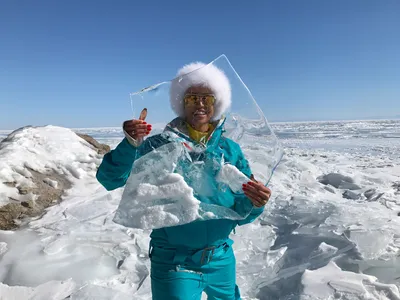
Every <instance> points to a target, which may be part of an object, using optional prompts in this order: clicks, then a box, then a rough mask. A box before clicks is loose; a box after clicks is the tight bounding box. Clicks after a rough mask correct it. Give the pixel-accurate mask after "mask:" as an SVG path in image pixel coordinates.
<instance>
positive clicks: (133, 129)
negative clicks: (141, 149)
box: [123, 120, 152, 141]
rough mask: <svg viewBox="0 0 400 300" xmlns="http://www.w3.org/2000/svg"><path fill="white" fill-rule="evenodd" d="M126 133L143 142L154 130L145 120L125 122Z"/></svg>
mask: <svg viewBox="0 0 400 300" xmlns="http://www.w3.org/2000/svg"><path fill="white" fill-rule="evenodd" d="M123 128H124V131H125V132H126V133H127V134H128V135H129V136H130V137H132V138H133V139H134V140H136V141H140V140H142V139H143V138H144V137H145V136H148V135H149V134H150V132H151V130H152V126H151V125H150V124H147V123H146V122H145V121H144V120H128V121H125V122H124V125H123Z"/></svg>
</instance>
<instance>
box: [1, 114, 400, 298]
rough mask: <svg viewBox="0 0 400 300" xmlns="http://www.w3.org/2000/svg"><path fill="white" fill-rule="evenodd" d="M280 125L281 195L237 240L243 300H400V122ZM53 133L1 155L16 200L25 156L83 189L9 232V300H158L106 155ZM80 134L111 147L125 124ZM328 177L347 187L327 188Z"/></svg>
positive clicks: (4, 260)
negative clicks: (101, 172) (111, 186)
mask: <svg viewBox="0 0 400 300" xmlns="http://www.w3.org/2000/svg"><path fill="white" fill-rule="evenodd" d="M273 127H274V130H275V132H276V133H277V135H278V137H280V139H281V142H282V143H283V145H284V146H285V148H286V149H285V151H286V155H285V157H284V159H283V160H282V162H281V164H280V165H279V167H278V168H277V170H276V172H275V175H274V176H273V177H272V180H271V183H270V188H271V189H272V191H273V197H272V198H271V200H270V203H269V204H268V206H267V208H266V210H265V212H264V213H263V215H262V216H261V217H260V220H259V221H257V222H255V223H253V224H249V225H246V226H243V227H239V228H237V230H236V234H232V239H233V240H234V241H235V244H234V249H235V252H236V256H237V281H238V284H239V286H240V287H241V292H242V295H243V297H244V299H400V296H399V287H400V279H399V278H400V259H399V253H400V234H399V232H400V217H399V216H398V214H399V212H400V121H399V120H398V121H393V120H382V121H351V122H312V123H309V122H303V123H278V124H274V125H273ZM29 130H33V129H29ZM46 130H47V131H46ZM46 130H44V131H43V132H37V134H36V135H35V134H31V135H28V134H26V135H25V136H24V137H22V135H21V138H20V139H19V140H18V141H20V143H21V144H18V142H16V143H11V144H8V145H7V147H9V148H7V147H5V148H2V149H0V151H3V152H1V156H0V157H1V159H0V163H2V164H3V165H2V166H3V167H2V168H1V170H3V169H4V170H6V172H3V173H1V174H2V175H0V176H2V177H1V180H0V185H1V189H0V193H3V195H4V194H5V193H6V195H7V196H10V195H11V196H13V195H14V196H17V195H16V194H13V193H14V192H15V191H11V190H10V189H9V188H10V187H9V186H7V185H4V184H3V182H4V181H5V180H6V181H7V182H8V181H9V180H13V181H15V182H17V184H29V173H28V172H29V170H28V169H27V168H26V167H27V165H26V164H22V161H23V160H22V159H21V156H18V155H17V154H15V156H13V152H15V153H17V151H20V152H18V153H19V154H21V153H23V155H26V156H25V159H26V160H28V161H29V162H30V164H29V165H28V167H29V168H30V169H40V170H43V169H44V168H54V169H55V170H60V171H61V172H64V173H65V174H67V175H68V176H69V178H70V180H71V182H72V183H73V186H72V188H71V189H70V190H69V191H68V192H67V193H66V195H65V196H64V197H63V201H62V202H61V203H60V204H58V205H56V206H53V207H51V208H49V209H47V213H46V214H45V215H44V216H43V217H42V218H36V219H34V220H32V221H31V222H30V223H29V226H26V227H24V228H22V229H21V230H19V231H15V232H5V231H0V258H1V260H0V281H1V282H2V284H0V299H3V298H4V299H7V300H8V299H43V300H44V299H46V300H51V299H65V298H67V297H70V299H151V292H150V280H149V259H148V255H147V251H148V242H149V231H147V230H141V229H130V228H126V227H123V226H121V225H118V224H116V223H114V222H113V217H114V215H115V210H116V208H117V206H118V204H119V201H120V199H121V196H122V192H123V190H122V189H118V190H116V191H113V192H111V193H108V192H106V191H105V190H104V188H102V187H101V186H100V185H99V183H98V182H97V181H96V179H95V177H94V174H95V165H96V164H98V163H99V158H98V157H97V156H96V155H95V153H92V152H91V150H90V149H89V148H88V147H84V148H81V143H80V142H77V141H78V140H76V139H75V136H73V135H72V133H71V135H70V131H68V130H65V129H59V128H56V127H47V129H46ZM77 131H81V132H84V133H88V134H92V135H94V136H95V137H96V138H98V139H99V140H100V141H101V142H104V141H107V142H108V143H109V144H111V146H115V145H116V144H117V143H118V142H119V140H120V139H121V138H122V136H123V135H122V132H121V130H120V129H118V128H101V129H90V130H88V129H79V130H77ZM67 132H68V133H67ZM5 133H6V132H5ZM19 134H21V132H20V133H19ZM57 135H58V137H56V136H57ZM28 136H29V138H27V137H28ZM62 136H64V137H67V138H65V140H63V139H61V137H62ZM45 138H46V139H48V141H49V140H50V143H45V144H43V143H42V144H41V142H40V141H44V139H45ZM53 142H54V143H53ZM60 143H63V144H62V145H63V147H59V146H58V145H60ZM13 145H14V146H13ZM46 145H47V146H46ZM70 145H74V149H75V150H74V151H71V149H72V148H71V146H70ZM58 147H59V148H58ZM7 149H10V150H7ZM28 149H30V150H33V152H30V151H29V150H28ZM4 151H7V157H8V160H7V161H6V162H5V161H4V160H3V157H5V154H4V153H5V152H4ZM21 151H24V152H21ZM93 152H94V151H93ZM246 153H247V154H248V155H250V156H251V157H250V158H252V157H253V158H254V157H255V156H256V155H257V153H254V152H253V150H252V149H251V148H250V147H249V148H248V149H247V150H246ZM9 155H10V156H9ZM251 161H253V159H251ZM43 162H46V164H43ZM67 166H70V168H67ZM252 167H253V168H257V169H262V165H261V164H253V165H252ZM261 171H262V170H261ZM328 174H340V176H342V177H341V178H342V179H343V178H347V179H345V180H340V181H339V184H338V182H337V180H336V179H337V178H339V177H337V175H334V178H335V180H336V181H335V180H333V179H332V178H330V180H328V181H324V182H323V183H321V182H320V181H321V178H323V176H324V175H328ZM335 176H336V177H335ZM325 179H326V178H325ZM343 183H346V184H343ZM50 184H51V183H50ZM349 184H350V185H349ZM349 192H352V193H356V194H357V195H358V198H357V199H347V198H346V197H344V194H346V195H348V194H349ZM4 199H5V198H3V201H4ZM1 297H2V298H1Z"/></svg>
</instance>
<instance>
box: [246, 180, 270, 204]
mask: <svg viewBox="0 0 400 300" xmlns="http://www.w3.org/2000/svg"><path fill="white" fill-rule="evenodd" d="M250 179H251V180H252V181H249V182H248V183H247V184H243V192H244V194H245V195H246V196H247V198H249V199H250V201H251V202H252V203H253V205H254V206H255V207H262V206H264V205H265V204H267V203H268V200H269V198H270V197H271V190H270V189H269V188H267V187H266V186H265V185H263V184H262V183H260V182H258V181H257V180H255V179H254V176H253V175H252V176H251V177H250Z"/></svg>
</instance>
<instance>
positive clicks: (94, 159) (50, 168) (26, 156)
mask: <svg viewBox="0 0 400 300" xmlns="http://www.w3.org/2000/svg"><path fill="white" fill-rule="evenodd" d="M0 157H1V160H0V206H4V205H8V206H7V207H6V208H5V209H4V210H5V211H6V213H4V212H3V213H2V215H1V216H0V228H3V229H10V226H12V225H11V224H10V223H11V222H14V221H13V220H14V219H15V218H17V217H20V215H21V214H22V215H24V214H26V215H37V214H39V213H40V212H41V210H42V209H43V208H45V207H47V206H49V205H51V204H52V202H53V201H58V199H59V198H60V196H61V195H62V194H63V192H64V190H65V189H68V188H69V187H70V185H71V183H73V182H75V181H77V180H82V179H84V178H85V177H87V176H93V175H94V174H95V172H96V167H97V165H98V164H99V163H100V159H101V156H100V155H99V154H98V153H97V151H96V149H95V148H94V147H93V146H92V145H90V144H89V143H87V142H86V141H85V140H83V139H82V138H80V137H78V136H77V135H76V134H75V133H74V132H73V131H71V130H69V129H66V128H61V127H55V126H46V127H24V128H21V129H18V130H16V131H14V132H12V133H11V134H10V135H8V137H7V138H5V139H4V140H3V141H2V142H1V143H0ZM21 204H22V205H23V207H24V208H23V207H21Z"/></svg>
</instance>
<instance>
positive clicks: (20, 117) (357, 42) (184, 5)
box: [0, 0, 400, 129]
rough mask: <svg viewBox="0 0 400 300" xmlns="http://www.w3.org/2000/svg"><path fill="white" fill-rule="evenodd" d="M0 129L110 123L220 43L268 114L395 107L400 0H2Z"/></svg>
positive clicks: (398, 110)
mask: <svg viewBox="0 0 400 300" xmlns="http://www.w3.org/2000/svg"><path fill="white" fill-rule="evenodd" d="M0 37H1V38H0V129H14V128H16V127H20V126H23V125H28V124H30V125H44V124H54V125H61V126H68V127H97V126H119V125H120V124H121V123H122V121H123V120H125V119H128V118H130V117H131V111H130V101H129V93H130V92H133V91H136V90H138V89H140V88H142V87H144V86H148V85H150V84H153V83H157V82H159V81H163V80H166V79H171V78H172V77H173V76H174V75H175V73H176V70H177V69H178V68H179V67H181V66H182V65H183V64H186V63H188V62H191V61H195V60H200V61H205V62H209V61H211V60H212V59H214V58H216V57H218V56H219V55H220V54H222V53H224V54H226V55H227V57H228V58H229V59H230V61H231V62H232V64H233V66H234V67H235V68H236V70H237V71H238V72H239V74H240V75H241V77H242V79H243V80H244V82H245V83H246V84H247V86H248V87H249V88H250V90H251V91H252V93H253V95H254V96H255V98H256V100H257V101H258V103H259V105H260V107H261V108H262V109H263V111H264V112H265V114H266V116H267V117H268V119H269V120H272V121H278V120H326V119H357V118H368V117H387V116H394V115H400V1H398V0H385V1H376V0H374V1H370V0H352V1H348V0H338V1H327V0H326V1H321V0H304V1H295V0H293V1H285V0H280V1H265V0H263V1H261V0H260V1H247V2H246V3H245V1H209V0H204V1H201V2H198V1H196V2H195V1H187V0H186V1H103V0H96V1H91V0H85V1H81V0H79V1H77V0H71V1H44V0H43V1H41V0H38V1H30V0H29V1H28V0H26V1H2V2H1V4H0Z"/></svg>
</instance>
